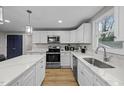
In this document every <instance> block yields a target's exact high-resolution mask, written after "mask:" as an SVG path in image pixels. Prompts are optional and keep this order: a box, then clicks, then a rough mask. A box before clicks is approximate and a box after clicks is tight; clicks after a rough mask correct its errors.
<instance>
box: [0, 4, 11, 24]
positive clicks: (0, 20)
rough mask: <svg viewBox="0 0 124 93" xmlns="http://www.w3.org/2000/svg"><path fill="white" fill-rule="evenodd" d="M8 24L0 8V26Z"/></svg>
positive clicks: (0, 7) (8, 21)
mask: <svg viewBox="0 0 124 93" xmlns="http://www.w3.org/2000/svg"><path fill="white" fill-rule="evenodd" d="M4 23H10V20H5V19H4V8H3V7H2V6H0V24H4Z"/></svg>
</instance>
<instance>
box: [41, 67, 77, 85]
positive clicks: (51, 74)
mask: <svg viewBox="0 0 124 93" xmlns="http://www.w3.org/2000/svg"><path fill="white" fill-rule="evenodd" d="M42 85H43V86H78V84H77V82H76V80H75V78H74V76H73V73H72V70H71V69H46V76H45V80H44V81H43V84H42Z"/></svg>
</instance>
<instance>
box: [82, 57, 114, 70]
mask: <svg viewBox="0 0 124 93" xmlns="http://www.w3.org/2000/svg"><path fill="white" fill-rule="evenodd" d="M83 59H84V60H85V61H86V62H88V63H89V64H92V65H93V66H96V67H98V68H115V67H113V66H111V65H108V64H106V63H103V62H102V61H100V60H97V59H95V58H83Z"/></svg>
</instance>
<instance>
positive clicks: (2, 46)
mask: <svg viewBox="0 0 124 93" xmlns="http://www.w3.org/2000/svg"><path fill="white" fill-rule="evenodd" d="M0 54H4V55H6V37H5V33H2V32H0Z"/></svg>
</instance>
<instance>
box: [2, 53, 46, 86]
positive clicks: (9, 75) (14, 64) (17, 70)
mask: <svg viewBox="0 0 124 93" xmlns="http://www.w3.org/2000/svg"><path fill="white" fill-rule="evenodd" d="M45 64H46V62H45V54H42V55H22V56H19V57H15V58H12V59H8V60H6V61H3V62H1V63H0V85H1V86H35V85H41V83H42V81H43V79H44V77H45Z"/></svg>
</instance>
